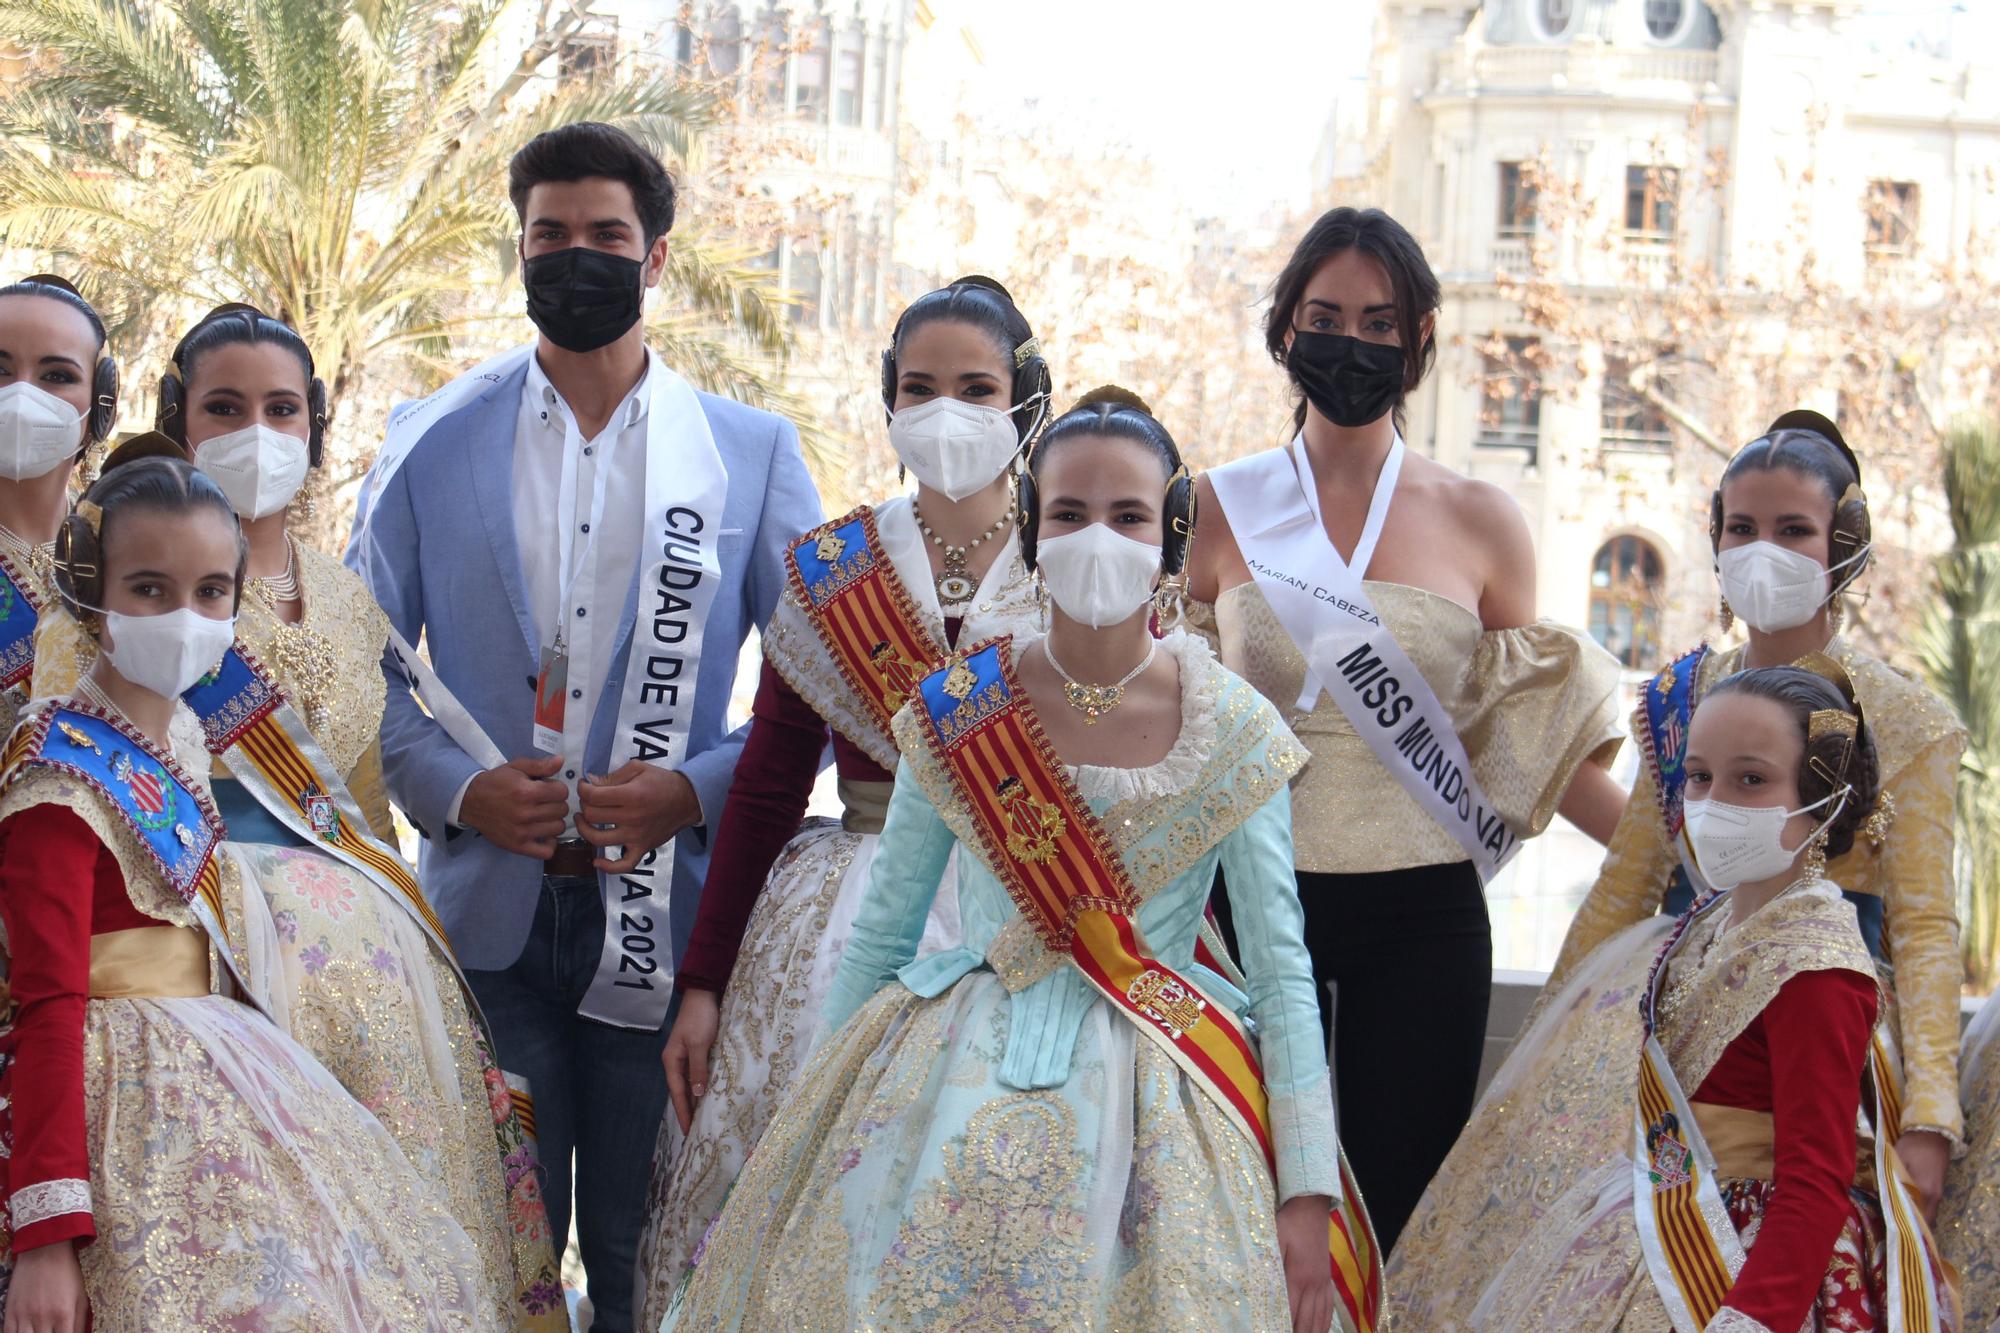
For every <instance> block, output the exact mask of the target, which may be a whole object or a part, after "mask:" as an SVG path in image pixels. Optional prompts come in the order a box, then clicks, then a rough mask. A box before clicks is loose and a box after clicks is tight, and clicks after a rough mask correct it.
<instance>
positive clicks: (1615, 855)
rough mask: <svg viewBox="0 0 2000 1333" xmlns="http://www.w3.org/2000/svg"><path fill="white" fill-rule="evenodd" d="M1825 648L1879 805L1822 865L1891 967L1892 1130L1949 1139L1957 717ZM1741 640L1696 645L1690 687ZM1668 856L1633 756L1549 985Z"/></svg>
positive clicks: (1955, 1110)
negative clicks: (1901, 1098) (1870, 902)
mask: <svg viewBox="0 0 2000 1333" xmlns="http://www.w3.org/2000/svg"><path fill="white" fill-rule="evenodd" d="M1826 653H1827V656H1829V657H1832V658H1833V659H1834V660H1836V661H1838V662H1839V663H1840V664H1841V666H1842V667H1844V668H1845V669H1846V671H1847V674H1848V676H1849V678H1850V679H1852V681H1853V682H1854V691H1855V695H1856V698H1857V699H1858V700H1859V702H1860V704H1861V710H1862V713H1863V715H1864V716H1865V717H1866V718H1867V720H1868V728H1869V730H1870V731H1871V732H1873V733H1874V736H1875V749H1876V754H1877V756H1878V760H1879V763H1880V766H1881V772H1882V794H1883V796H1882V803H1881V807H1880V808H1882V809H1885V810H1889V811H1891V813H1892V820H1891V822H1890V825H1889V833H1888V836H1887V837H1886V838H1884V839H1882V840H1880V841H1876V840H1873V839H1870V838H1865V837H1864V838H1857V839H1855V843H1854V847H1853V850H1851V851H1849V852H1848V853H1847V854H1846V855H1845V856H1842V857H1840V858H1839V859H1838V860H1836V861H1833V862H1831V863H1830V864H1829V865H1828V866H1827V868H1826V873H1827V877H1828V878H1829V879H1833V880H1837V881H1839V883H1840V884H1841V886H1842V887H1843V888H1845V889H1846V890H1848V891H1849V892H1853V893H1863V894H1869V895H1872V896H1874V897H1878V898H1880V899H1881V900H1882V906H1883V918H1882V924H1883V945H1884V949H1885V952H1886V953H1887V954H1888V960H1889V963H1890V966H1891V969H1892V976H1891V978H1890V985H1891V986H1892V987H1893V988H1894V993H1895V1000H1896V1005H1897V1008H1898V1010H1899V1014H1900V1018H1901V1025H1902V1031H1901V1034H1900V1042H1901V1050H1902V1055H1903V1066H1904V1071H1905V1073H1904V1077H1905V1079H1906V1081H1907V1083H1908V1089H1907V1094H1906V1098H1905V1104H1904V1112H1903V1125H1904V1128H1905V1130H1913V1129H1928V1130H1934V1131H1936V1132H1938V1133H1940V1134H1943V1135H1945V1136H1946V1137H1947V1138H1951V1139H1953V1140H1957V1139H1959V1138H1960V1136H1961V1134H1962V1133H1963V1128H1964V1127H1963V1123H1962V1117H1961V1115H1960V1113H1959V1103H1958V1038H1959V1013H1958V996H1959V988H1960V985H1961V982H1962V980H1963V978H1964V967H1963V965H1962V964H1961V963H1960V961H1959V956H1958V911H1957V888H1956V880H1955V878H1954V872H1953V869H1952V822H1953V818H1954V809H1955V807H1954V788H1955V784H1956V782H1957V777H1958V761H1959V756H1960V755H1961V754H1963V753H1964V750H1965V728H1964V727H1963V726H1961V725H1960V724H1959V721H1958V718H1957V717H1956V716H1954V715H1953V713H1952V711H1951V706H1950V705H1949V704H1947V703H1946V702H1945V701H1944V700H1943V699H1942V698H1940V697H1939V696H1938V695H1937V694H1936V693H1935V692H1934V691H1932V690H1930V689H1928V688H1926V687H1925V686H1923V685H1921V684H1919V683H1917V682H1916V681H1914V680H1911V679H1910V678H1909V677H1908V676H1905V675H1903V674H1902V673H1901V672H1899V671H1897V670H1896V669H1895V668H1894V667H1891V666H1889V665H1887V664H1886V663H1884V662H1881V661H1878V660H1876V659H1875V658H1873V657H1870V656H1869V655H1868V654H1866V653H1863V652H1861V651H1860V650H1859V649H1857V648H1854V647H1853V646H1852V645H1850V644H1848V643H1846V642H1845V641H1844V640H1842V639H1841V638H1840V637H1839V636H1837V635H1836V636H1835V637H1834V638H1833V639H1832V641H1831V642H1829V643H1828V644H1827V647H1826ZM1742 661H1743V650H1742V649H1741V648H1733V649H1729V650H1727V651H1721V652H1713V653H1710V654H1709V656H1708V659H1707V660H1706V661H1705V662H1703V663H1702V671H1701V680H1700V687H1701V689H1702V690H1704V691H1705V690H1707V689H1708V688H1709V687H1710V686H1711V685H1713V684H1714V683H1715V682H1716V681H1718V680H1720V679H1722V678H1723V677H1724V676H1727V675H1731V674H1733V673H1735V672H1736V671H1737V670H1739V669H1741V665H1742ZM1679 864H1680V857H1679V855H1678V853H1677V852H1676V851H1675V850H1674V848H1673V846H1672V844H1671V843H1670V842H1669V841H1668V839H1667V831H1666V825H1665V824H1664V823H1663V822H1662V821H1661V818H1660V802H1659V788H1658V786H1657V785H1656V783H1655V781H1654V778H1653V773H1652V769H1651V766H1650V765H1648V764H1641V765H1640V766H1639V780H1638V782H1637V784H1636V785H1635V786H1634V788H1633V790H1632V799H1631V801H1630V802H1629V803H1628V804H1627V805H1626V807H1625V813H1624V815H1623V816H1622V817H1621V818H1620V819H1619V821H1618V829H1617V831H1616V832H1615V833H1614V834H1613V835H1612V838H1611V845H1610V848H1609V850H1608V852H1607V854H1606V855H1605V858H1604V868H1603V870H1602V871H1600V872H1599V874H1598V878H1597V883H1596V884H1595V885H1594V886H1593V887H1592V888H1591V890H1590V894H1589V896H1588V897H1586V898H1585V899H1584V902H1583V906H1582V907H1580V908H1579V909H1577V914H1576V918H1575V920H1574V921H1572V922H1571V923H1570V928H1569V934H1568V935H1567V936H1566V937H1565V938H1564V940H1563V947H1562V953H1561V954H1560V955H1559V956H1558V957H1557V959H1556V966H1555V970H1554V971H1553V972H1552V973H1551V974H1550V976H1549V982H1548V986H1547V987H1546V988H1545V990H1544V994H1545V995H1552V994H1554V993H1555V991H1556V990H1557V989H1558V988H1559V987H1561V986H1562V984H1563V983H1564V982H1565V981H1566V980H1567V979H1568V977H1569V975H1570V973H1571V972H1572V971H1573V970H1574V969H1575V968H1576V967H1577V966H1578V965H1579V964H1581V963H1582V961H1583V960H1584V959H1585V958H1586V957H1588V956H1589V955H1590V953H1591V951H1592V950H1593V949H1595V948H1597V946H1599V945H1600V944H1602V943H1604V942H1605V941H1606V940H1607V939H1610V938H1611V937H1612V936H1614V935H1616V934H1617V933H1618V932H1619V931H1621V930H1623V929H1625V928H1626V927H1628V926H1630V925H1631V924H1632V923H1634V922H1636V921H1640V920H1643V919H1645V918H1647V917H1650V916H1652V915H1653V914H1654V913H1655V912H1657V911H1659V910H1660V903H1661V900H1662V898H1663V896H1664V894H1665V893H1666V886H1667V881H1668V879H1669V877H1670V876H1671V875H1672V874H1673V871H1674V869H1675V868H1676V867H1677V866H1678V865H1679Z"/></svg>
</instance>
